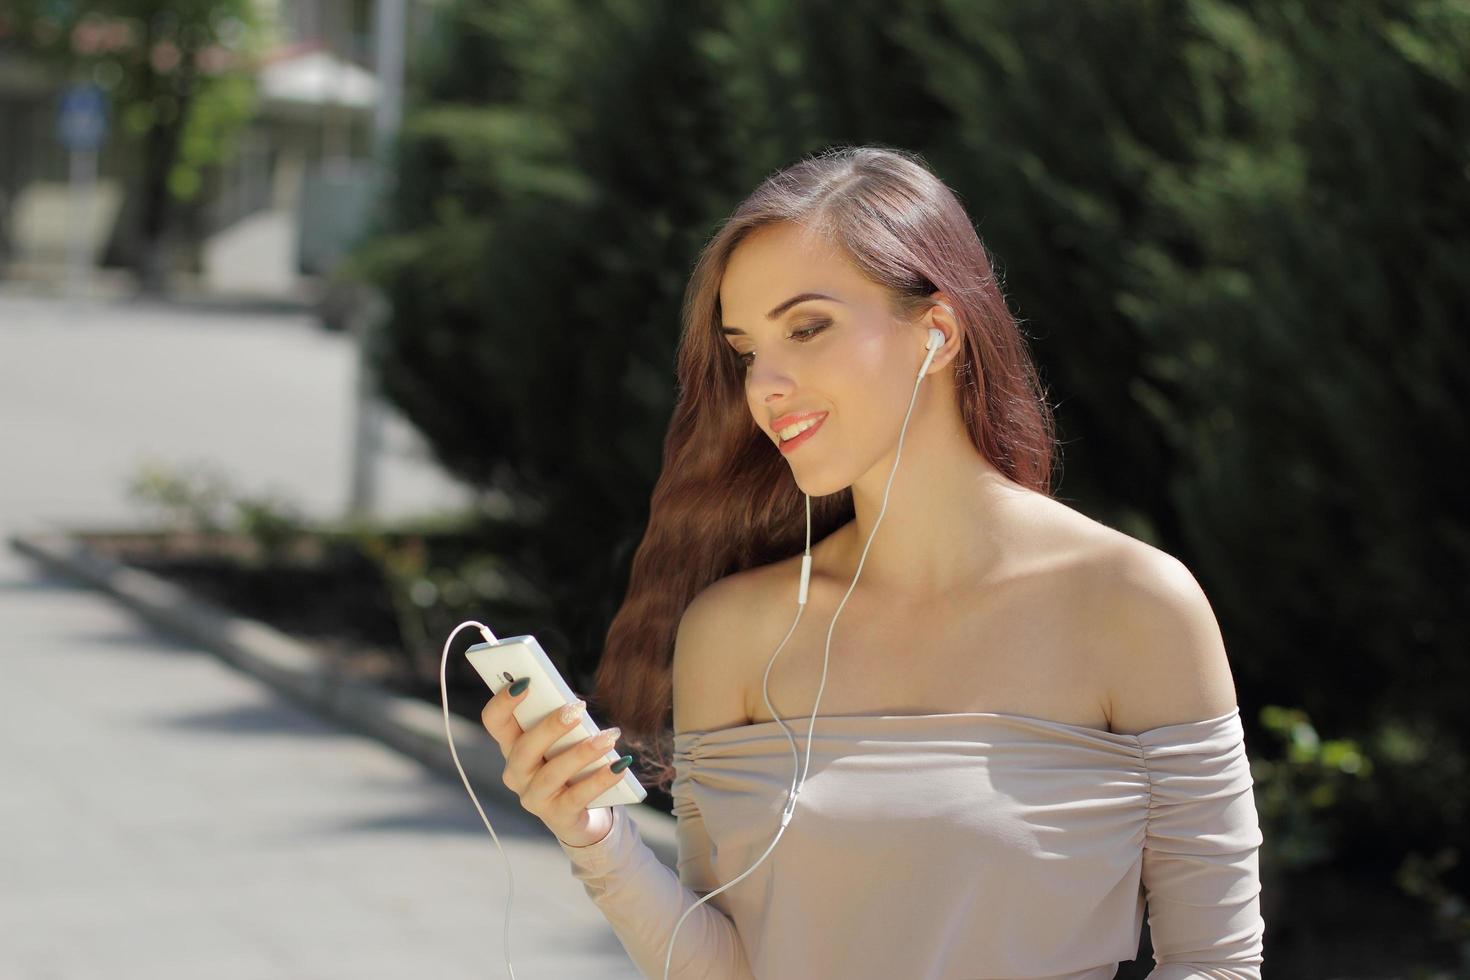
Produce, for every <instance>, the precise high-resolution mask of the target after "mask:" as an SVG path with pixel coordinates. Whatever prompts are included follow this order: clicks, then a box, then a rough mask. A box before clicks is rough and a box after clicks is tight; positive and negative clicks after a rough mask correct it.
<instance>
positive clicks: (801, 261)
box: [720, 223, 928, 496]
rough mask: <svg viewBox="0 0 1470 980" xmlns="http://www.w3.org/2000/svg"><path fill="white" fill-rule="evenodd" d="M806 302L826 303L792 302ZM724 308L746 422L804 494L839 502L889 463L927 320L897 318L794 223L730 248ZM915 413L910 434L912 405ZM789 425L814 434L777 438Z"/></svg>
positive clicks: (882, 295)
mask: <svg viewBox="0 0 1470 980" xmlns="http://www.w3.org/2000/svg"><path fill="white" fill-rule="evenodd" d="M805 294H822V295H824V296H826V297H829V298H827V299H805V300H800V301H798V302H794V303H793V302H791V301H792V300H793V299H794V298H796V297H800V296H803V295H805ZM720 310H721V314H722V320H723V330H724V333H725V342H726V343H727V344H729V345H730V347H731V348H732V349H733V352H734V353H733V354H732V357H736V358H738V359H739V360H740V361H741V362H743V363H744V365H745V367H744V371H745V400H746V404H747V405H748V406H749V408H750V413H751V415H752V417H754V419H755V421H756V424H757V425H758V426H759V427H760V429H761V431H762V432H764V433H765V434H766V436H767V437H768V438H769V439H770V440H771V442H772V443H773V444H775V445H776V446H777V447H779V448H780V451H781V452H782V454H783V455H784V456H785V458H786V460H787V462H788V464H789V465H790V466H791V470H792V474H793V475H794V476H795V477H796V482H797V484H798V485H799V486H800V487H801V488H802V490H803V491H804V492H806V493H809V494H811V495H812V496H825V495H827V494H830V493H836V492H837V491H839V490H842V489H844V488H845V487H849V486H851V485H852V484H854V483H856V482H857V481H858V480H859V479H860V478H861V477H862V476H863V474H864V473H866V472H868V470H870V469H871V468H872V467H873V466H875V465H877V464H878V463H879V462H880V461H882V460H884V459H891V453H892V452H893V450H894V448H895V447H896V445H897V443H898V435H899V430H900V429H901V428H902V426H903V420H904V414H905V412H906V411H907V410H908V404H909V399H910V397H912V395H913V389H914V382H915V380H916V378H917V376H918V371H919V366H920V365H921V364H922V363H923V360H924V354H925V351H924V341H925V339H926V337H927V334H928V329H927V327H928V324H927V318H920V319H918V320H916V321H914V322H913V323H911V324H910V323H905V322H904V321H902V320H900V319H897V318H895V317H894V316H893V315H892V313H891V312H890V311H889V297H888V292H887V290H886V289H885V288H884V287H882V286H879V285H878V284H876V283H873V282H871V281H869V280H868V279H867V278H865V277H864V276H863V275H862V274H861V273H859V272H858V271H857V269H856V268H855V267H853V266H852V265H851V264H850V263H849V262H848V261H847V259H846V258H845V256H844V254H843V253H842V252H840V251H838V250H837V249H836V247H835V246H832V245H830V244H828V243H826V242H824V241H822V240H821V239H820V238H819V237H817V236H815V235H810V236H809V235H807V234H806V233H805V232H804V229H803V228H802V227H801V226H799V225H795V224H791V223H781V224H776V225H768V226H765V227H763V228H761V229H759V230H757V231H755V232H753V233H752V234H751V235H750V236H749V237H748V238H746V239H745V240H744V241H743V242H741V243H740V245H739V246H737V247H736V250H735V252H734V253H733V254H732V255H731V257H730V260H729V263H728V265H727V267H726V270H725V276H724V279H723V280H722V281H721V283H720ZM922 401H923V399H922V395H921V398H920V403H922ZM914 414H915V419H911V420H910V423H909V425H910V428H913V427H914V425H915V424H916V421H917V416H918V414H919V407H918V405H917V404H916V406H915V409H914ZM792 416H795V419H796V421H798V422H799V421H802V420H804V419H807V418H809V417H812V416H815V417H816V418H817V420H818V425H817V426H816V427H815V428H814V429H812V430H811V431H809V432H806V433H805V434H803V435H801V436H799V437H798V438H796V439H794V440H791V441H789V442H788V441H787V440H786V439H785V438H783V436H786V435H789V434H790V432H789V431H786V432H781V431H779V430H783V429H786V428H787V427H788V426H790V425H792V424H793V423H792V420H791V417H792Z"/></svg>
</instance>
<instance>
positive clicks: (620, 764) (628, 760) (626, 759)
mask: <svg viewBox="0 0 1470 980" xmlns="http://www.w3.org/2000/svg"><path fill="white" fill-rule="evenodd" d="M632 764H633V757H632V756H631V755H625V756H623V757H622V758H621V759H619V760H618V761H617V762H614V763H613V764H612V765H611V766H610V767H609V768H611V769H612V771H613V772H622V771H623V770H624V769H626V768H628V767H629V766H631V765H632Z"/></svg>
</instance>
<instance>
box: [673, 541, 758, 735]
mask: <svg viewBox="0 0 1470 980" xmlns="http://www.w3.org/2000/svg"><path fill="white" fill-rule="evenodd" d="M762 582H763V576H762V574H761V569H750V570H747V571H743V572H736V573H734V574H732V575H727V576H725V577H724V578H722V579H718V580H716V581H715V582H712V583H710V584H709V585H707V586H705V588H704V589H702V590H701V591H700V592H699V593H698V594H697V595H695V597H694V598H693V599H691V600H690V602H689V605H688V606H686V607H685V609H684V614H683V616H682V617H681V618H680V620H679V629H678V634H677V636H676V637H675V640H674V662H673V700H674V731H675V732H686V731H714V730H718V729H722V728H731V727H733V726H736V725H743V724H745V723H747V722H748V721H749V720H750V719H749V717H748V716H747V715H746V711H745V693H744V692H745V674H744V663H743V661H742V658H741V651H740V648H739V646H738V644H739V642H740V638H741V637H743V636H748V635H749V632H750V624H749V623H748V622H746V621H745V620H746V619H747V616H746V611H747V610H749V609H750V608H752V597H753V596H754V595H755V594H756V590H757V589H759V588H761V586H762Z"/></svg>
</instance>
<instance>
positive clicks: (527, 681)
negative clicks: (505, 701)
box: [510, 677, 531, 698]
mask: <svg viewBox="0 0 1470 980" xmlns="http://www.w3.org/2000/svg"><path fill="white" fill-rule="evenodd" d="M530 686H531V678H529V677H522V678H521V679H520V680H518V681H516V682H515V683H514V684H512V685H511V686H510V696H511V697H513V698H516V697H520V695H521V692H522V691H524V690H525V689H526V688H528V687H530Z"/></svg>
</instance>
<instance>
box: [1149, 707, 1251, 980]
mask: <svg viewBox="0 0 1470 980" xmlns="http://www.w3.org/2000/svg"><path fill="white" fill-rule="evenodd" d="M1165 732H1172V733H1176V734H1169V735H1164V734H1162V733H1165ZM1180 732H1182V733H1184V734H1183V735H1180V734H1177V733H1180ZM1142 748H1143V754H1144V761H1145V763H1146V764H1147V766H1148V769H1149V783H1150V796H1149V810H1148V823H1147V828H1148V829H1147V833H1146V835H1145V838H1144V845H1143V872H1142V877H1143V886H1144V890H1145V893H1146V895H1147V898H1148V924H1149V933H1150V935H1151V936H1152V938H1153V947H1154V969H1153V971H1152V972H1151V973H1149V975H1148V980H1260V976H1261V962H1262V960H1263V956H1262V951H1263V948H1264V939H1265V921H1264V920H1263V919H1262V918H1261V903H1260V892H1261V884H1260V874H1259V864H1258V857H1259V847H1260V845H1261V842H1262V836H1261V830H1260V822H1259V820H1258V817H1257V814H1256V804H1255V794H1254V789H1253V787H1254V782H1253V779H1252V777H1251V770H1250V762H1249V760H1248V759H1247V757H1246V753H1245V739H1244V734H1243V729H1242V727H1241V722H1240V718H1239V716H1238V714H1232V715H1231V716H1229V718H1228V719H1226V720H1223V721H1219V722H1215V723H1211V724H1210V725H1208V726H1204V725H1194V724H1186V725H1182V726H1169V727H1167V728H1161V729H1155V730H1154V732H1145V733H1143V736H1142Z"/></svg>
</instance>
